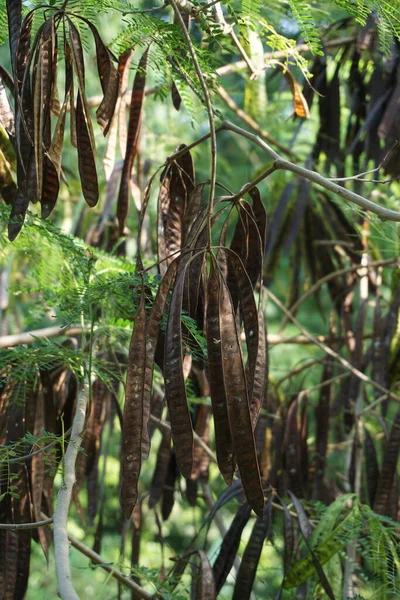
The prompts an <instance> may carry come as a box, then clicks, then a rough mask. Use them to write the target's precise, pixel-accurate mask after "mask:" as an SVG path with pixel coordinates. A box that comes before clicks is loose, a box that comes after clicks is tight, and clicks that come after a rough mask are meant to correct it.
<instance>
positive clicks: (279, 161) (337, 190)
mask: <svg viewBox="0 0 400 600" xmlns="http://www.w3.org/2000/svg"><path fill="white" fill-rule="evenodd" d="M222 125H223V127H224V129H226V130H227V131H232V132H234V133H237V134H238V135H241V136H242V137H245V138H247V139H248V140H250V141H251V142H253V143H255V144H257V146H259V147H260V148H262V149H263V150H265V152H267V153H268V154H269V155H270V156H271V157H272V158H273V159H274V161H275V163H274V164H275V168H276V169H282V170H283V171H291V172H292V173H295V174H296V175H299V176H300V177H304V179H308V181H312V182H313V183H316V184H317V185H320V186H321V187H323V188H324V189H326V190H328V191H329V192H333V193H334V194H336V195H337V196H340V197H341V198H344V199H345V200H348V201H349V202H352V203H353V204H357V205H358V206H360V207H361V208H362V209H363V210H368V211H370V212H373V213H374V214H376V215H377V216H378V217H379V218H380V219H382V220H384V221H397V222H398V221H400V212H397V211H395V210H390V209H389V208H384V207H382V206H379V204H375V202H371V200H367V199H366V198H364V197H363V196H360V195H359V194H356V193H355V192H352V191H351V190H347V189H346V188H344V187H342V186H340V185H338V184H337V183H334V182H333V181H329V179H326V177H323V176H322V175H320V174H319V173H317V172H316V171H311V170H310V169H306V168H305V167H301V166H299V165H296V164H294V163H292V162H290V161H288V160H285V159H283V158H282V157H280V156H279V154H278V153H277V152H275V150H273V149H272V148H271V146H269V145H268V144H267V143H266V142H265V141H264V140H262V139H261V138H260V137H259V136H257V135H254V134H253V133H249V132H248V131H246V130H245V129H242V128H241V127H238V126H237V125H234V124H233V123H230V122H229V121H224V122H223V124H222Z"/></svg>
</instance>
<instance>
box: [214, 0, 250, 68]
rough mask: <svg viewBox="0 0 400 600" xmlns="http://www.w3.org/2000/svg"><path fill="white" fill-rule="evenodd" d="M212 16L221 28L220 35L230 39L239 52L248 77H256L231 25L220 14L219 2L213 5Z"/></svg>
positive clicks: (221, 13)
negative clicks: (248, 73) (247, 71)
mask: <svg viewBox="0 0 400 600" xmlns="http://www.w3.org/2000/svg"><path fill="white" fill-rule="evenodd" d="M214 15H215V20H216V21H217V23H218V24H219V26H220V27H221V31H222V33H223V34H225V35H229V37H230V38H231V40H232V42H233V43H234V45H235V46H236V48H237V49H238V50H239V54H240V55H241V57H242V58H243V62H244V63H245V65H246V67H247V68H248V69H249V71H250V75H252V76H254V75H256V70H255V68H254V67H253V64H252V62H251V60H250V57H249V56H247V53H246V51H245V49H244V48H243V46H242V44H241V43H240V41H239V38H238V37H237V35H236V33H235V31H234V29H233V25H229V24H228V23H227V22H226V21H225V17H224V13H223V12H222V7H221V4H220V2H216V3H215V6H214Z"/></svg>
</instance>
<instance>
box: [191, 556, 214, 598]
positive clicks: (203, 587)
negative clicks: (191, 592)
mask: <svg viewBox="0 0 400 600" xmlns="http://www.w3.org/2000/svg"><path fill="white" fill-rule="evenodd" d="M196 553H197V556H198V559H199V563H200V564H199V567H198V569H196V570H195V571H194V573H193V576H194V578H195V582H197V583H196V584H195V589H196V591H195V596H194V600H216V597H217V594H216V590H215V579H214V573H213V570H212V568H211V565H210V562H209V560H208V558H207V554H206V553H205V552H204V551H203V550H197V551H196ZM196 571H197V572H196Z"/></svg>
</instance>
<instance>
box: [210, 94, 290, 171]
mask: <svg viewBox="0 0 400 600" xmlns="http://www.w3.org/2000/svg"><path fill="white" fill-rule="evenodd" d="M216 91H217V94H218V96H219V97H220V98H221V100H223V101H224V102H225V104H226V105H227V107H228V108H230V109H231V110H232V111H233V112H234V113H235V115H236V116H238V117H239V119H241V120H242V121H243V122H244V123H246V125H248V126H249V127H251V129H253V131H255V132H256V133H257V134H258V135H259V136H260V137H261V138H262V139H264V140H265V141H267V142H269V143H270V144H272V145H273V146H275V147H276V148H278V150H280V151H281V152H282V153H283V154H285V155H286V156H288V157H289V158H291V159H292V160H297V156H296V154H295V153H294V152H292V151H291V150H289V148H286V146H284V145H283V144H281V142H279V141H278V140H276V139H275V138H273V137H272V135H270V134H269V133H268V131H265V130H264V129H262V128H261V127H260V125H259V124H258V123H257V121H255V120H254V119H253V118H252V117H250V115H248V114H247V113H246V112H245V111H244V110H242V109H241V108H239V106H238V105H237V104H236V102H235V101H234V100H233V98H232V97H231V96H230V95H229V94H228V93H227V92H226V91H225V89H224V88H223V87H222V86H218V87H217V90H216Z"/></svg>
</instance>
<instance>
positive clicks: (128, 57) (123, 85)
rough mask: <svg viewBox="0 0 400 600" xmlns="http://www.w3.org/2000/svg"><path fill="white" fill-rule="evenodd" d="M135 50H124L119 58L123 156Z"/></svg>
mask: <svg viewBox="0 0 400 600" xmlns="http://www.w3.org/2000/svg"><path fill="white" fill-rule="evenodd" d="M132 57H133V50H127V51H126V52H123V53H122V54H121V55H120V57H119V58H118V72H119V86H120V87H119V99H120V106H119V114H118V129H119V149H120V152H121V156H122V158H125V154H126V144H127V140H128V132H127V126H126V102H125V94H126V92H127V89H128V80H129V67H130V65H131V62H132Z"/></svg>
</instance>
